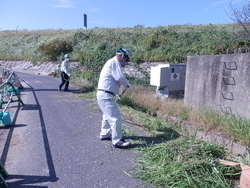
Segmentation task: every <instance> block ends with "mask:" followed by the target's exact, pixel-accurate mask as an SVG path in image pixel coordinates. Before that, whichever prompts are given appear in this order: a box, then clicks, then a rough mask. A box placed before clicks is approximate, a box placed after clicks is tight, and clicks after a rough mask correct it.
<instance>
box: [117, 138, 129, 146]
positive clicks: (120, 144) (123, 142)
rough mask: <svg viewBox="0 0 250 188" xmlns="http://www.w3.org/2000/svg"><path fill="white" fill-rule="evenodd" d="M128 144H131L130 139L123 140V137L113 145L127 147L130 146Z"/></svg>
mask: <svg viewBox="0 0 250 188" xmlns="http://www.w3.org/2000/svg"><path fill="white" fill-rule="evenodd" d="M130 145H131V142H130V141H125V140H124V139H121V140H120V141H119V142H117V143H116V144H115V145H114V146H115V148H128V146H130Z"/></svg>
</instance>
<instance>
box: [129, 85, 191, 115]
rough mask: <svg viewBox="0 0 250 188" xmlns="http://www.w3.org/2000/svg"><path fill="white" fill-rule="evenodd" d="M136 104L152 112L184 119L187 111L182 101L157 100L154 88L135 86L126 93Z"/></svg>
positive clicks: (187, 113)
mask: <svg viewBox="0 0 250 188" xmlns="http://www.w3.org/2000/svg"><path fill="white" fill-rule="evenodd" d="M127 94H129V95H130V96H131V97H132V98H133V100H135V101H136V102H137V103H138V104H142V105H143V106H145V107H147V108H149V109H152V110H154V111H157V112H160V113H163V114H168V115H169V116H175V117H179V118H182V119H183V118H184V119H186V118H187V116H189V110H188V108H187V107H186V106H185V105H184V102H183V99H175V98H159V97H157V96H156V92H155V88H151V87H150V88H149V87H143V86H136V87H134V88H133V89H131V90H129V91H128V92H127Z"/></svg>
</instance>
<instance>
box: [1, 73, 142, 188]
mask: <svg viewBox="0 0 250 188" xmlns="http://www.w3.org/2000/svg"><path fill="white" fill-rule="evenodd" d="M18 75H19V77H20V78H21V79H23V80H24V81H25V82H26V83H24V82H22V85H23V86H24V89H23V90H22V92H21V98H22V100H23V102H24V103H25V106H17V104H16V106H15V104H14V107H13V108H15V109H17V111H16V113H15V116H14V120H15V121H16V123H15V126H10V127H6V128H1V129H0V146H1V149H2V150H0V152H1V153H0V154H1V161H2V162H3V163H4V166H5V168H6V170H7V172H8V173H9V176H8V178H7V179H6V181H7V183H8V185H9V188H94V187H97V188H137V187H138V188H142V187H145V186H143V185H142V184H141V182H140V181H139V180H138V179H135V178H132V177H130V176H128V175H127V174H126V173H125V172H124V171H126V170H130V169H132V168H133V167H134V165H135V163H134V162H133V159H134V157H135V156H136V153H135V152H134V151H132V150H121V149H115V148H113V146H112V144H111V142H110V141H100V140H99V137H98V135H99V129H100V122H101V113H100V111H99V109H98V107H97V104H96V103H95V102H89V101H82V100H79V98H78V97H77V95H78V94H77V92H76V91H74V90H73V91H72V92H59V91H58V90H57V86H58V85H59V83H60V80H58V79H55V78H52V77H48V76H39V75H31V74H25V73H18Z"/></svg>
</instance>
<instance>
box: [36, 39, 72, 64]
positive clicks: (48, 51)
mask: <svg viewBox="0 0 250 188" xmlns="http://www.w3.org/2000/svg"><path fill="white" fill-rule="evenodd" d="M72 50H73V46H72V44H71V42H68V41H66V40H60V39H55V40H52V41H51V42H49V43H44V44H42V45H41V46H39V47H38V52H40V53H41V54H42V55H44V56H45V59H46V60H49V61H56V60H57V58H58V57H59V56H60V55H62V54H66V53H69V52H72Z"/></svg>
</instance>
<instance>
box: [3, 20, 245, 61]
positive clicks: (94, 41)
mask: <svg viewBox="0 0 250 188" xmlns="http://www.w3.org/2000/svg"><path fill="white" fill-rule="evenodd" d="M238 32H239V29H235V27H234V25H232V24H225V25H173V26H165V27H155V28H112V29H111V28H96V29H84V30H83V29H79V30H40V31H0V39H1V40H0V59H2V60H3V59H8V60H14V59H16V60H32V61H41V60H47V59H48V57H46V54H43V52H42V51H40V50H39V47H41V46H46V45H49V44H50V43H53V41H56V40H57V41H60V40H62V41H67V43H70V44H71V45H72V49H73V50H72V52H71V54H72V57H73V59H75V60H77V61H80V62H82V63H83V64H85V65H86V64H88V63H91V64H93V63H97V65H98V64H100V63H104V61H105V60H106V59H108V58H109V57H111V56H112V53H114V50H115V49H116V48H119V47H124V48H128V49H130V50H131V51H132V52H133V61H134V62H142V61H166V62H171V63H180V62H185V61H186V57H187V56H188V55H212V54H220V53H226V49H227V48H229V47H238V46H244V45H248V43H247V42H245V41H240V43H239V41H238V40H237V38H236V36H237V34H238ZM56 54H57V53H56ZM59 54H60V53H59ZM46 58H47V59H46ZM57 58H58V59H60V55H58V54H57ZM52 60H53V59H52Z"/></svg>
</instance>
